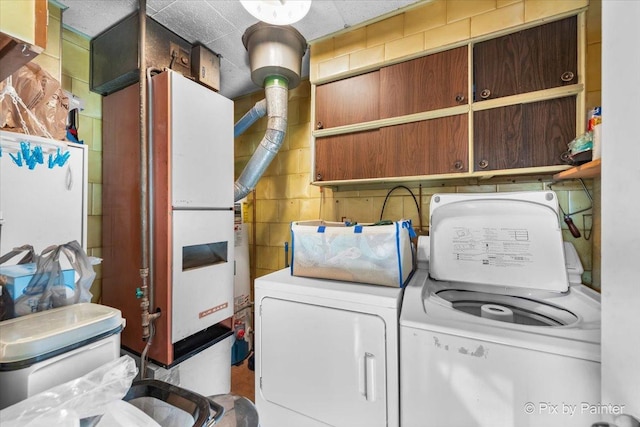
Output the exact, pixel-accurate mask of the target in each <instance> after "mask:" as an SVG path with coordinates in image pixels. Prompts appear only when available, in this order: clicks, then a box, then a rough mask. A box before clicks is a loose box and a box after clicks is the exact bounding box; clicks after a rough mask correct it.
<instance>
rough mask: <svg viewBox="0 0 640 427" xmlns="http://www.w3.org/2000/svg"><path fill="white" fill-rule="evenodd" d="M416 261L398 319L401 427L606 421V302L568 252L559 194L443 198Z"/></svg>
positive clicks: (437, 199) (435, 204) (434, 206)
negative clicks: (586, 283) (603, 318)
mask: <svg viewBox="0 0 640 427" xmlns="http://www.w3.org/2000/svg"><path fill="white" fill-rule="evenodd" d="M418 259H419V263H418V269H417V270H416V273H415V274H414V277H413V278H412V280H411V281H410V283H409V284H408V285H407V288H406V289H405V295H404V300H403V307H402V313H401V317H400V352H401V363H400V366H401V368H400V370H401V378H400V382H401V423H402V426H403V427H430V426H434V427H474V426H477V427H528V426H530V427H538V426H558V427H559V426H562V427H569V426H576V427H577V426H589V425H591V423H592V422H595V421H597V420H598V419H599V418H602V417H601V414H602V412H601V409H602V407H601V406H599V405H601V402H600V298H599V294H597V293H596V292H594V291H592V290H591V289H589V288H587V287H585V286H584V285H582V284H581V283H580V275H581V273H582V266H581V264H580V261H579V259H578V257H577V254H576V252H575V249H574V248H573V246H572V245H568V244H567V245H565V244H563V241H562V232H561V228H560V221H559V216H558V202H557V198H556V195H555V193H553V192H551V191H539V192H522V193H497V194H436V195H434V196H433V197H432V199H431V205H430V237H429V238H421V239H420V241H419V243H418ZM427 259H428V263H427V262H426V261H427ZM565 260H566V264H565ZM599 411H600V412H599Z"/></svg>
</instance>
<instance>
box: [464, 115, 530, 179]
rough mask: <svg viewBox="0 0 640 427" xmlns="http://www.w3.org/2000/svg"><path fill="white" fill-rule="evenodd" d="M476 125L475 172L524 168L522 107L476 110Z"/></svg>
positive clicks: (474, 118) (474, 119)
mask: <svg viewBox="0 0 640 427" xmlns="http://www.w3.org/2000/svg"><path fill="white" fill-rule="evenodd" d="M473 123H474V136H473V140H474V150H473V156H474V162H475V165H474V169H475V170H476V171H482V170H498V169H512V168H521V167H524V165H525V164H526V163H527V161H526V159H523V158H522V156H523V149H522V146H523V133H524V131H523V128H522V126H523V121H522V105H521V104H518V105H510V106H508V107H500V108H493V109H491V110H484V111H477V112H475V113H474V116H473ZM483 165H486V166H485V167H483Z"/></svg>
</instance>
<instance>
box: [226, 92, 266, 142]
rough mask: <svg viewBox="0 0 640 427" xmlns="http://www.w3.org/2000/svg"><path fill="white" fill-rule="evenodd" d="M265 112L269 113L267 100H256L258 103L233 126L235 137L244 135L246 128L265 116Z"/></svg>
mask: <svg viewBox="0 0 640 427" xmlns="http://www.w3.org/2000/svg"><path fill="white" fill-rule="evenodd" d="M265 114H267V101H266V100H265V99H263V100H262V101H258V102H256V105H254V106H253V108H251V109H250V110H249V111H248V112H247V114H245V115H244V116H242V118H241V119H240V120H238V121H237V122H236V124H235V125H234V126H233V137H234V138H237V137H238V136H240V135H242V134H243V133H244V131H245V130H247V129H249V127H250V126H251V125H252V124H254V123H255V122H256V121H257V120H258V119H261V118H262V117H264V115H265Z"/></svg>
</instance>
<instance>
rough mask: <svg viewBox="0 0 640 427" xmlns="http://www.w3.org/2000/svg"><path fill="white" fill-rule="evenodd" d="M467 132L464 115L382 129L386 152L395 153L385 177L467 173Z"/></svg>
mask: <svg viewBox="0 0 640 427" xmlns="http://www.w3.org/2000/svg"><path fill="white" fill-rule="evenodd" d="M467 129H468V121H467V115H466V114H462V115H457V116H450V117H442V118H438V119H432V120H424V121H420V122H413V123H407V124H403V125H397V126H389V127H386V128H382V129H381V132H382V135H383V137H382V139H383V141H384V143H385V145H386V146H387V147H388V148H387V151H389V152H393V153H395V162H394V164H393V166H392V169H390V170H388V171H387V174H388V175H387V176H414V175H434V174H448V173H456V172H466V171H468V157H469V155H468V152H469V150H468V146H469V139H468V133H467Z"/></svg>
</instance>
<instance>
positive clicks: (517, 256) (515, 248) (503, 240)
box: [452, 227, 533, 267]
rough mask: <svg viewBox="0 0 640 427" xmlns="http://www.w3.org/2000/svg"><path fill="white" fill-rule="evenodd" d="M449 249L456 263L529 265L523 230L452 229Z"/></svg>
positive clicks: (528, 247)
mask: <svg viewBox="0 0 640 427" xmlns="http://www.w3.org/2000/svg"><path fill="white" fill-rule="evenodd" d="M452 248H453V257H454V260H456V261H462V262H476V263H481V264H483V265H489V266H495V267H525V266H527V265H528V264H531V263H532V262H533V255H532V253H531V240H530V233H529V230H527V229H525V228H507V227H504V228H499V227H479V228H470V227H455V228H454V229H453V235H452Z"/></svg>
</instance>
